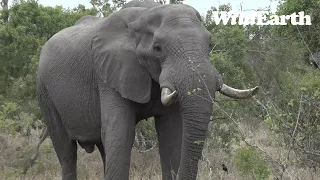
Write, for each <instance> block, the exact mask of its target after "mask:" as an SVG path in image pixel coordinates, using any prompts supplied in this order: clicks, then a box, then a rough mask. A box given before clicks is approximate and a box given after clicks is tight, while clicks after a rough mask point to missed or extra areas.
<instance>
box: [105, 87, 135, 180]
mask: <svg viewBox="0 0 320 180" xmlns="http://www.w3.org/2000/svg"><path fill="white" fill-rule="evenodd" d="M100 93H102V94H101V98H100V99H101V118H102V123H101V124H102V129H101V131H102V132H101V135H102V137H101V138H102V143H103V146H104V151H105V155H106V157H105V180H119V179H121V180H126V179H129V169H130V158H131V149H132V145H133V141H134V135H135V111H134V108H133V104H132V103H131V102H130V101H129V100H127V99H124V98H122V97H121V95H120V94H118V93H117V92H114V91H113V90H110V91H105V92H100Z"/></svg>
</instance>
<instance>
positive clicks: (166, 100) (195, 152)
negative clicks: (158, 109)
mask: <svg viewBox="0 0 320 180" xmlns="http://www.w3.org/2000/svg"><path fill="white" fill-rule="evenodd" d="M102 21H103V22H102V23H100V25H99V27H98V30H97V32H96V35H95V36H94V38H93V41H92V50H93V61H94V66H95V69H96V70H97V74H98V75H99V78H100V79H101V80H103V81H104V82H105V83H108V84H111V85H112V87H113V88H115V89H116V90H117V91H118V92H119V93H120V94H121V95H122V97H124V98H127V99H130V100H132V101H135V102H137V103H146V102H148V101H149V100H150V94H151V85H152V80H153V81H156V82H157V83H158V84H159V85H160V88H161V89H162V93H161V101H162V103H163V105H166V106H169V105H170V104H171V103H173V102H175V103H179V107H180V111H181V115H182V118H183V139H182V150H181V159H180V168H179V173H178V178H179V179H195V178H196V176H197V170H198V161H199V158H200V157H201V152H202V149H203V142H204V140H205V137H206V133H207V130H208V123H209V122H210V119H211V115H212V109H213V99H214V98H215V92H216V91H220V92H221V93H222V94H224V95H227V96H229V97H233V98H239V99H244V98H249V97H251V96H253V95H254V94H255V93H256V92H257V89H258V88H253V89H247V90H237V89H234V88H231V87H229V86H227V85H225V84H223V82H222V79H221V77H220V75H219V73H218V71H217V70H216V68H215V67H214V66H213V65H212V64H211V63H210V59H209V52H210V50H211V49H212V47H211V44H210V42H211V34H210V32H208V31H207V30H206V28H205V27H204V26H203V25H202V22H201V17H200V14H199V12H197V11H196V10H195V9H194V8H192V7H190V6H188V5H183V4H177V5H162V6H155V7H152V8H149V9H147V8H141V7H128V8H125V9H122V10H120V11H119V12H116V13H114V14H112V15H111V16H109V17H108V18H106V19H103V20H102Z"/></svg>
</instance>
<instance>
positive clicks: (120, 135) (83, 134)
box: [37, 1, 258, 180]
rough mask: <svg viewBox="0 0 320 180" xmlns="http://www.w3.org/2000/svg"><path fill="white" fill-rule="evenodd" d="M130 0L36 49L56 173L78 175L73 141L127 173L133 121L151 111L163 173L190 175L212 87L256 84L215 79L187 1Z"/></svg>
mask: <svg viewBox="0 0 320 180" xmlns="http://www.w3.org/2000/svg"><path fill="white" fill-rule="evenodd" d="M129 3H131V4H127V6H125V7H124V8H123V9H121V10H119V11H117V12H114V13H112V14H110V15H109V16H108V17H104V18H97V17H92V16H86V17H83V18H82V19H80V20H79V21H78V22H77V23H75V25H73V26H71V27H68V28H65V29H63V30H61V31H60V32H58V33H56V34H55V35H53V36H52V37H51V38H50V39H49V40H48V41H47V42H46V43H45V44H44V46H43V47H42V49H41V52H40V57H39V67H38V72H37V98H38V102H39V106H40V110H41V112H42V113H43V115H44V123H45V125H46V127H47V131H48V134H49V136H50V139H51V141H52V144H53V147H54V149H55V152H56V155H57V157H58V160H59V163H60V165H61V175H62V179H64V180H75V179H77V166H76V164H77V148H78V145H77V144H79V145H80V146H81V147H82V148H83V149H85V151H86V152H88V153H92V152H93V151H94V149H95V146H96V147H97V148H98V150H99V151H100V154H101V158H102V160H103V168H104V179H106V180H112V179H120V180H125V179H129V170H130V157H131V149H132V144H133V141H134V136H135V126H136V124H137V123H138V122H139V121H140V120H142V119H147V118H149V117H154V119H155V127H156V132H157V136H158V141H159V154H160V164H161V169H162V179H183V180H189V179H196V177H197V171H198V162H199V159H200V157H201V154H202V149H203V143H202V142H204V141H205V139H206V134H207V131H208V124H209V122H210V121H211V120H210V119H212V110H213V101H214V98H215V92H217V91H218V92H220V93H222V94H223V95H226V96H228V97H231V98H237V99H246V98H250V97H252V96H254V95H255V94H256V93H257V92H258V87H255V88H250V89H244V90H240V89H235V88H232V87H230V86H228V85H226V84H224V83H223V81H222V77H221V75H220V74H219V72H218V71H217V69H216V68H215V67H214V66H213V65H212V64H211V62H210V59H209V53H210V51H211V49H212V45H211V34H210V32H208V31H207V30H206V28H205V27H204V26H203V24H202V22H201V16H200V14H199V12H198V11H197V10H195V9H194V8H193V7H191V6H188V5H184V4H170V5H159V4H157V3H154V2H151V1H148V3H139V2H138V1H133V2H129ZM146 4H148V5H146Z"/></svg>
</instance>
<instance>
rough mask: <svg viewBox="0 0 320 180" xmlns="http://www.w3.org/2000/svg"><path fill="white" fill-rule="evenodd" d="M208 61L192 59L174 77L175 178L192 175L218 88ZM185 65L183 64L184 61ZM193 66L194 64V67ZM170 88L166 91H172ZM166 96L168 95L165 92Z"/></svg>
mask: <svg viewBox="0 0 320 180" xmlns="http://www.w3.org/2000/svg"><path fill="white" fill-rule="evenodd" d="M207 62H208V63H204V62H199V63H193V64H192V66H191V67H190V68H189V69H187V72H185V74H186V75H185V76H184V77H182V76H179V75H177V76H176V77H181V78H177V79H176V81H175V87H176V88H177V89H175V90H176V91H177V94H176V95H175V96H176V97H177V100H178V102H179V105H180V111H181V116H182V119H183V136H182V137H183V139H182V149H181V159H180V168H179V172H178V179H183V180H187V179H196V176H197V171H198V162H199V159H200V158H201V155H202V149H203V146H204V142H205V138H206V134H207V131H208V124H209V122H210V119H211V116H212V110H213V99H214V98H215V92H216V91H217V90H218V89H219V87H218V83H217V77H218V75H219V74H218V72H217V71H216V70H215V68H214V67H213V66H212V65H211V64H210V62H209V61H207ZM186 66H187V65H186ZM194 66H195V67H194ZM172 92H174V90H172V91H169V93H170V94H172ZM167 97H169V96H167Z"/></svg>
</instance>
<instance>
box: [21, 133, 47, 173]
mask: <svg viewBox="0 0 320 180" xmlns="http://www.w3.org/2000/svg"><path fill="white" fill-rule="evenodd" d="M47 136H48V127H45V128H44V129H43V130H42V133H41V135H40V137H39V139H40V140H39V142H38V144H37V148H36V151H35V153H33V154H32V155H31V156H30V157H29V158H28V159H27V160H26V161H25V163H24V167H23V173H24V174H26V173H27V171H28V170H29V168H31V167H32V165H33V164H34V162H35V161H36V160H37V158H38V157H39V154H40V153H39V149H40V145H41V144H42V143H43V141H44V140H45V139H46V138H47Z"/></svg>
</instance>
